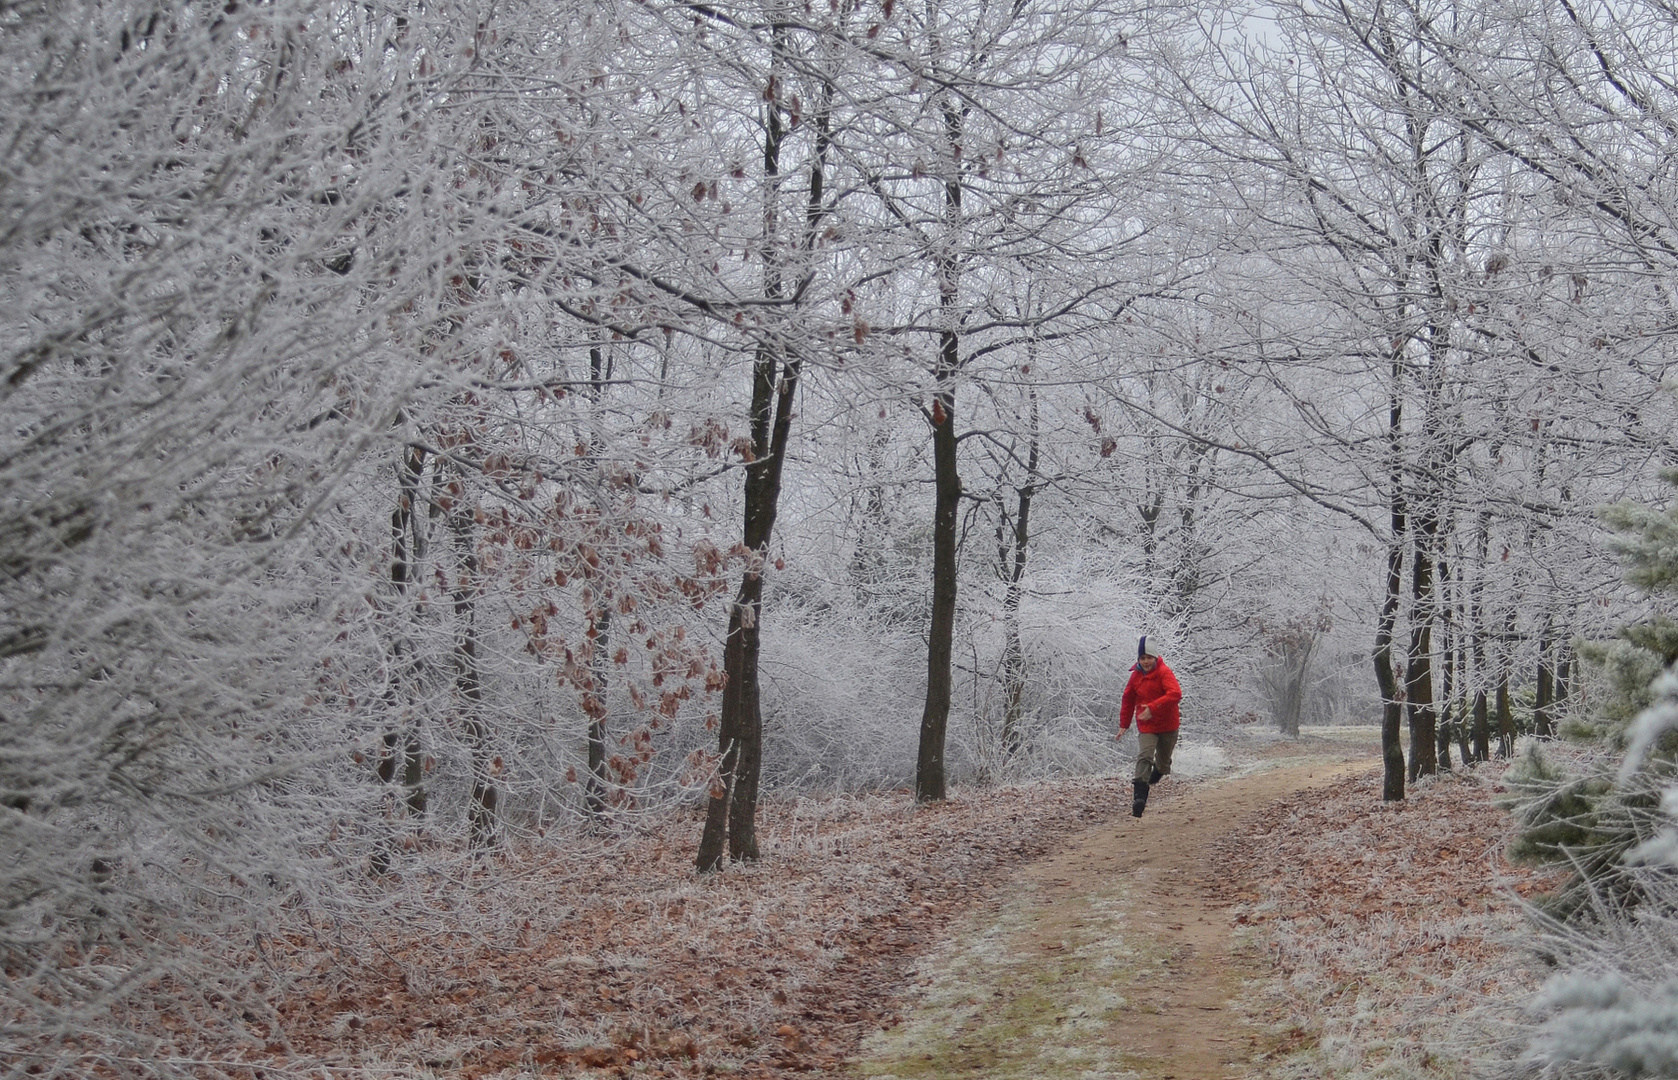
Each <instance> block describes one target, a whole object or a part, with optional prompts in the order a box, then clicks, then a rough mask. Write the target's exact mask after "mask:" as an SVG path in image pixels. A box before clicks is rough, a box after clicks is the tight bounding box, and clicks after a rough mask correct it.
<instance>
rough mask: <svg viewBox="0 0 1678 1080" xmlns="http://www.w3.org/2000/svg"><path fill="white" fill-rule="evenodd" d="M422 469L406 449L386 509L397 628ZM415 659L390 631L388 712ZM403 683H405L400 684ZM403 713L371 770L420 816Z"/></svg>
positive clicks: (376, 862) (404, 696)
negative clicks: (389, 507) (391, 501)
mask: <svg viewBox="0 0 1678 1080" xmlns="http://www.w3.org/2000/svg"><path fill="white" fill-rule="evenodd" d="M424 470H425V451H423V450H419V449H412V450H409V451H408V453H406V454H404V455H403V457H402V460H401V463H400V464H398V465H397V467H396V482H397V497H396V506H395V507H394V508H393V509H392V510H391V512H390V539H391V544H390V583H391V587H392V590H393V591H394V593H395V604H394V605H393V608H394V610H395V612H396V623H397V626H398V627H400V626H401V625H402V624H404V623H405V621H406V620H407V619H408V618H409V617H410V615H411V612H410V610H409V604H408V586H409V584H410V583H411V582H413V581H414V580H416V578H417V577H418V572H417V566H418V562H419V559H420V557H421V552H420V550H419V549H420V546H421V545H420V537H419V534H418V530H417V528H416V527H415V522H416V518H415V515H414V508H415V506H416V505H417V504H418V502H419V482H420V477H421V476H422V475H423V473H424ZM418 669H419V659H418V653H417V651H416V649H415V648H414V644H413V642H412V641H411V640H409V638H408V636H407V634H406V633H405V632H404V631H403V630H401V629H396V630H395V631H394V632H393V635H392V640H391V644H390V671H391V675H390V680H389V682H388V683H387V685H386V687H385V694H384V696H385V706H386V708H388V709H389V710H390V712H391V713H392V714H393V715H400V714H402V713H404V712H405V710H404V709H403V707H402V706H403V702H404V700H411V698H412V695H413V687H412V685H411V684H412V681H413V679H414V678H416V677H417V675H418ZM404 684H407V685H404ZM407 712H408V715H405V716H403V719H402V721H401V722H400V723H399V724H398V726H396V727H393V728H391V729H390V730H388V731H386V732H385V733H384V737H383V740H382V741H383V744H384V745H383V747H382V748H381V751H380V753H379V759H378V763H377V765H376V766H375V767H374V774H375V775H376V776H377V777H378V778H379V780H380V782H381V783H384V784H391V785H394V784H397V783H398V782H400V784H401V786H402V789H403V794H402V796H401V797H400V802H401V804H402V806H404V807H405V808H406V810H407V813H408V815H409V816H412V817H414V818H423V817H424V816H425V803H426V800H425V785H424V778H425V774H424V769H423V763H422V761H421V754H420V742H419V729H418V727H417V726H416V722H415V718H414V717H413V716H412V714H411V711H407ZM393 857H394V851H393V850H391V848H390V846H389V844H387V843H385V842H384V841H381V843H380V845H379V846H378V848H377V849H376V850H375V851H374V854H373V861H372V867H373V872H374V873H375V874H384V873H388V872H389V870H390V864H391V860H392V858H393Z"/></svg>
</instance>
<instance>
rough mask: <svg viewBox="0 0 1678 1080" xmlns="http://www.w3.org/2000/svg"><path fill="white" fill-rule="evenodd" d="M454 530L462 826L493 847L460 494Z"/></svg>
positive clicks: (491, 784) (465, 509)
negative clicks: (464, 760)
mask: <svg viewBox="0 0 1678 1080" xmlns="http://www.w3.org/2000/svg"><path fill="white" fill-rule="evenodd" d="M449 529H450V531H451V532H452V533H453V534H454V543H455V576H454V588H453V590H452V594H453V595H452V598H453V600H454V617H455V648H454V656H455V693H456V694H457V695H458V696H459V700H460V730H461V733H462V734H463V735H464V736H465V739H466V745H467V748H468V750H469V752H470V753H471V759H472V760H471V769H472V798H471V801H470V802H469V803H468V804H467V809H466V822H467V826H468V829H467V832H468V835H469V836H470V838H471V844H472V846H473V847H474V848H479V849H482V848H489V847H493V846H494V845H495V843H496V840H497V835H496V825H497V820H496V809H497V807H498V805H499V804H500V801H501V793H500V791H499V790H498V789H497V788H496V786H495V776H496V773H498V772H499V771H500V767H499V766H500V762H499V760H496V761H492V760H491V759H490V748H489V730H488V727H487V726H486V725H485V724H484V717H483V690H482V686H483V683H482V680H481V677H480V675H479V672H478V626H477V619H478V590H479V587H480V586H479V580H478V552H477V536H476V532H477V530H476V528H475V526H474V524H473V520H472V511H471V509H470V507H469V505H468V503H467V501H466V500H465V499H464V498H462V499H461V500H459V501H457V502H456V503H455V505H454V508H453V510H452V512H451V513H450V514H449Z"/></svg>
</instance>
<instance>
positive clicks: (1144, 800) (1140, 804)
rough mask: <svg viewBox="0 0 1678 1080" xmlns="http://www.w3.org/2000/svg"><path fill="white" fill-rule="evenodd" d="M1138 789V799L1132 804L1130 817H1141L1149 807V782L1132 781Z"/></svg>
mask: <svg viewBox="0 0 1678 1080" xmlns="http://www.w3.org/2000/svg"><path fill="white" fill-rule="evenodd" d="M1131 783H1132V785H1134V787H1135V789H1136V797H1135V799H1134V800H1133V801H1132V802H1131V804H1130V816H1131V817H1141V816H1142V811H1143V810H1145V809H1146V808H1147V806H1148V782H1147V781H1146V780H1133V781H1131Z"/></svg>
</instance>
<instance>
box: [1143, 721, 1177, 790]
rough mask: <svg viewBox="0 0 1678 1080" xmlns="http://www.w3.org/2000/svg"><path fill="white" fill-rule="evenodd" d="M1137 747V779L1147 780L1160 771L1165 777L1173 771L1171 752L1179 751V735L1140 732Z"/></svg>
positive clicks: (1169, 732) (1173, 733)
mask: <svg viewBox="0 0 1678 1080" xmlns="http://www.w3.org/2000/svg"><path fill="white" fill-rule="evenodd" d="M1136 734H1137V740H1136V743H1137V746H1136V779H1138V780H1146V779H1148V777H1150V776H1152V775H1153V774H1154V769H1156V768H1157V769H1159V772H1160V775H1161V776H1164V775H1165V774H1166V773H1168V772H1170V771H1171V751H1173V750H1175V749H1177V733H1176V732H1175V731H1162V732H1160V733H1159V734H1158V735H1153V734H1149V733H1148V732H1146V731H1139V732H1137V733H1136Z"/></svg>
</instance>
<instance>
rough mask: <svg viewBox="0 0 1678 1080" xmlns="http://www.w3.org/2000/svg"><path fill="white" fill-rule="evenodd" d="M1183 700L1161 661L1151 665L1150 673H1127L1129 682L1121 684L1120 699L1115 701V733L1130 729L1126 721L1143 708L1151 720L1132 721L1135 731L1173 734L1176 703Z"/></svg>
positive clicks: (1137, 670)
mask: <svg viewBox="0 0 1678 1080" xmlns="http://www.w3.org/2000/svg"><path fill="white" fill-rule="evenodd" d="M1182 700H1183V688H1182V687H1181V686H1178V685H1177V676H1175V675H1173V674H1172V673H1171V669H1170V668H1168V667H1166V666H1165V661H1164V660H1155V661H1154V670H1152V671H1143V670H1142V668H1141V667H1140V666H1133V667H1132V668H1131V669H1130V681H1129V682H1127V683H1125V688H1124V697H1123V698H1122V699H1121V700H1120V701H1119V730H1120V731H1124V730H1126V729H1127V728H1129V727H1130V718H1131V717H1132V716H1134V715H1135V714H1136V710H1137V709H1139V708H1141V707H1142V706H1144V705H1146V706H1147V707H1148V709H1149V711H1150V712H1151V713H1152V716H1151V717H1150V718H1149V719H1147V720H1138V721H1136V730H1137V731H1145V732H1147V733H1148V734H1150V735H1158V734H1159V733H1160V732H1162V731H1176V730H1177V724H1178V719H1177V703H1178V702H1179V701H1182Z"/></svg>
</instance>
